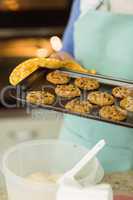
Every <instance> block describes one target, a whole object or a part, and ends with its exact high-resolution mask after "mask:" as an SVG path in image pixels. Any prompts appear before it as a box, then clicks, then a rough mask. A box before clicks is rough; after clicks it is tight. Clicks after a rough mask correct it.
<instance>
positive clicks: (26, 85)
mask: <svg viewBox="0 0 133 200" xmlns="http://www.w3.org/2000/svg"><path fill="white" fill-rule="evenodd" d="M52 71H54V70H51V69H44V68H39V69H38V70H36V71H35V72H34V73H32V74H31V75H30V76H29V77H27V78H26V79H25V80H23V81H22V82H21V83H19V85H18V86H17V91H19V92H18V93H19V94H17V95H16V97H15V98H17V100H18V101H20V102H21V103H22V105H23V106H30V107H31V108H36V106H37V107H39V108H42V109H48V110H54V111H57V112H62V113H67V114H72V115H76V116H80V117H84V118H89V119H93V120H98V121H104V122H107V123H111V124H116V125H120V126H125V127H130V128H133V113H131V112H128V118H127V119H126V120H125V121H121V122H118V121H117V122H116V121H111V120H106V119H103V118H101V117H100V116H99V114H98V113H99V112H98V111H99V107H98V106H94V109H93V110H92V112H91V113H89V114H88V113H87V114H78V113H73V112H70V111H68V110H66V109H65V108H64V105H65V104H66V103H67V102H68V101H70V99H69V100H68V99H65V98H61V97H57V98H56V101H55V103H54V105H50V106H49V105H43V106H42V105H31V104H29V103H27V102H26V98H25V97H26V94H27V92H28V91H32V90H43V89H45V90H47V91H50V92H52V93H54V94H55V92H54V89H55V87H56V85H53V84H51V83H49V82H48V81H47V80H46V75H47V74H48V73H50V72H52ZM61 71H63V72H65V73H68V74H69V75H70V77H72V79H71V81H70V83H73V81H74V78H76V77H90V78H95V79H97V80H98V81H99V82H100V83H101V87H100V89H99V91H106V92H109V93H110V94H111V92H112V89H113V88H114V87H116V86H124V87H130V88H133V81H126V80H116V79H114V78H111V77H105V76H101V75H88V74H81V73H75V72H71V71H66V70H61ZM88 93H89V92H88V91H82V95H81V98H82V99H86V97H87V95H88ZM119 101H120V100H119V99H116V100H115V105H119Z"/></svg>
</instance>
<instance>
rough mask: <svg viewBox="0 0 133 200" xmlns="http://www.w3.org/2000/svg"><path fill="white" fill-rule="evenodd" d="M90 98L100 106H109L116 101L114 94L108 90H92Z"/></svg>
mask: <svg viewBox="0 0 133 200" xmlns="http://www.w3.org/2000/svg"><path fill="white" fill-rule="evenodd" d="M88 100H89V101H90V102H91V103H93V104H96V105H98V106H109V105H112V104H113V103H114V98H113V96H112V95H110V94H108V93H107V92H100V91H96V92H91V93H90V94H89V95H88Z"/></svg>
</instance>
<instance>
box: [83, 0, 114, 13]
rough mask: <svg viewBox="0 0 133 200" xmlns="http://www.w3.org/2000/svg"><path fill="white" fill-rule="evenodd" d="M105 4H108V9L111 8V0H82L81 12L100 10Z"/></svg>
mask: <svg viewBox="0 0 133 200" xmlns="http://www.w3.org/2000/svg"><path fill="white" fill-rule="evenodd" d="M104 4H105V5H106V7H107V10H110V8H111V6H110V0H80V11H81V14H84V13H86V12H88V11H89V10H99V9H100V8H101V7H102V6H103V5H104Z"/></svg>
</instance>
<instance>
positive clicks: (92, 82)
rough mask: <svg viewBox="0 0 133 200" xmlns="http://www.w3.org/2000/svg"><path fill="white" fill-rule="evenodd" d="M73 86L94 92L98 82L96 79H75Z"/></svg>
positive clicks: (98, 85)
mask: <svg viewBox="0 0 133 200" xmlns="http://www.w3.org/2000/svg"><path fill="white" fill-rule="evenodd" d="M74 83H75V85H76V86H77V87H79V88H80V89H83V90H96V89H98V88H99V87H100V84H99V82H98V81H97V80H96V79H91V78H86V77H79V78H76V79H75V82H74Z"/></svg>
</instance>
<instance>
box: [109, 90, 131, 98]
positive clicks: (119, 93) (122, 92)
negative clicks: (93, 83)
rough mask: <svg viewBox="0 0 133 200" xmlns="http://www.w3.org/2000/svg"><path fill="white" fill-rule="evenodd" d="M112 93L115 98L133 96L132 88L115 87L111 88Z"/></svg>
mask: <svg viewBox="0 0 133 200" xmlns="http://www.w3.org/2000/svg"><path fill="white" fill-rule="evenodd" d="M112 94H113V96H114V97H116V98H120V99H123V98H125V97H127V96H133V90H131V89H129V88H125V87H115V88H114V89H113V90H112Z"/></svg>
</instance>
